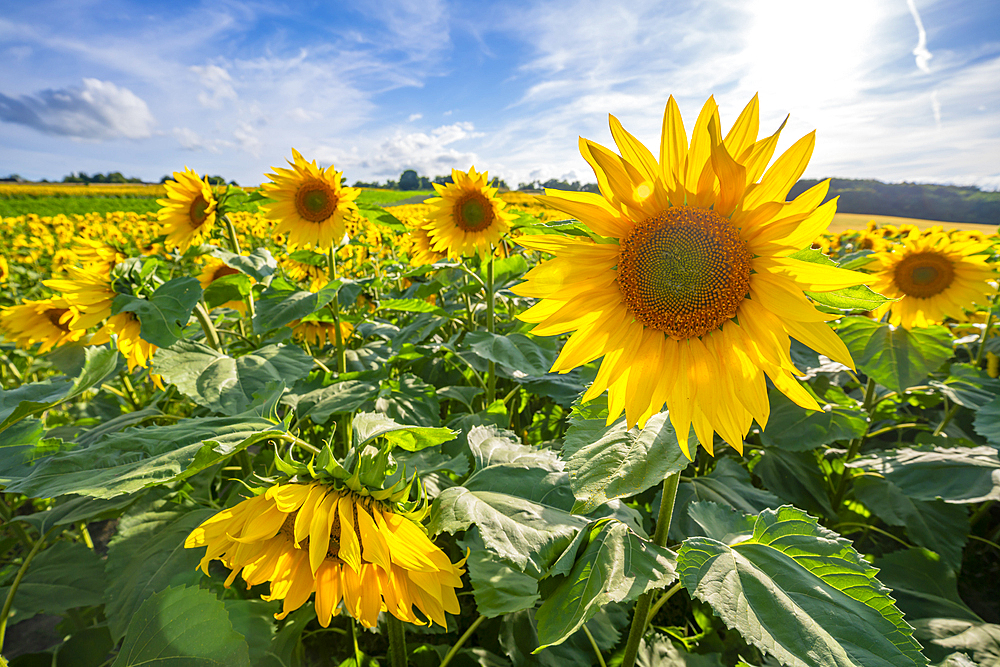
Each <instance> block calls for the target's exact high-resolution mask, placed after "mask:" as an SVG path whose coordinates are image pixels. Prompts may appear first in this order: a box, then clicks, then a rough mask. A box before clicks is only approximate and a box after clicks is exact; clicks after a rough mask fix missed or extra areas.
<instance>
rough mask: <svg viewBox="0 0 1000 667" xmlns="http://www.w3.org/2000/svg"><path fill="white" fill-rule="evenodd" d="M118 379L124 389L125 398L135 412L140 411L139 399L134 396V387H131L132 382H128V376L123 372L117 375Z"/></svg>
mask: <svg viewBox="0 0 1000 667" xmlns="http://www.w3.org/2000/svg"><path fill="white" fill-rule="evenodd" d="M118 377H120V378H121V380H122V386H123V387H125V396H127V397H128V401H129V403H131V404H132V407H133V408H135V409H136V410H141V409H142V405H141V404H140V403H139V397H138V396H136V393H135V387H133V386H132V381H131V380H129V378H128V374H127V373H126V372H125V371H121V372H120V373H118Z"/></svg>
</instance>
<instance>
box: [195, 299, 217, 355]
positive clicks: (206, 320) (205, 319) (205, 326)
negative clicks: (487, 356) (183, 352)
mask: <svg viewBox="0 0 1000 667" xmlns="http://www.w3.org/2000/svg"><path fill="white" fill-rule="evenodd" d="M194 316H195V317H197V318H198V324H200V325H201V330H202V331H203V332H205V340H207V341H208V346H209V347H210V348H212V349H213V350H215V351H216V352H222V342H221V341H220V340H219V332H218V331H216V330H215V325H214V324H212V318H211V317H209V316H208V311H207V310H205V306H203V305H202V303H201V302H200V301H199V302H198V303H196V304H194Z"/></svg>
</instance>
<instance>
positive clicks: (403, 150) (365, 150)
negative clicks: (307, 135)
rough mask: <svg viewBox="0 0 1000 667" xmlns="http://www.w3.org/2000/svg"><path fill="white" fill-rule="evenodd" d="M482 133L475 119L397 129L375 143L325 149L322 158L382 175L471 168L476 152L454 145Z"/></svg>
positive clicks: (343, 165)
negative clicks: (419, 129)
mask: <svg viewBox="0 0 1000 667" xmlns="http://www.w3.org/2000/svg"><path fill="white" fill-rule="evenodd" d="M480 137H482V134H481V133H478V132H476V131H475V127H474V126H473V125H472V123H464V122H463V123H453V124H451V125H442V126H441V127H437V128H434V129H433V130H431V131H430V132H402V131H397V132H396V133H395V134H393V135H392V136H390V137H389V138H387V139H385V140H383V141H381V142H380V143H378V144H377V145H374V146H354V147H352V149H350V150H348V151H339V152H338V151H334V150H331V149H325V150H321V151H320V158H321V159H323V160H325V161H326V162H327V163H330V162H333V163H334V164H336V165H337V167H338V168H341V167H349V168H351V169H352V170H360V171H363V172H365V173H369V174H372V175H374V176H378V177H386V176H393V177H394V176H398V175H399V174H400V173H401V172H402V170H404V169H416V170H417V171H418V172H419V173H421V174H428V175H432V176H433V175H438V174H448V173H451V170H452V169H453V168H457V169H463V170H467V169H468V168H469V165H471V164H475V163H477V162H478V160H479V156H478V155H476V153H474V152H472V151H468V150H460V149H458V148H456V147H454V146H453V144H459V143H462V142H467V141H469V140H471V139H476V138H480Z"/></svg>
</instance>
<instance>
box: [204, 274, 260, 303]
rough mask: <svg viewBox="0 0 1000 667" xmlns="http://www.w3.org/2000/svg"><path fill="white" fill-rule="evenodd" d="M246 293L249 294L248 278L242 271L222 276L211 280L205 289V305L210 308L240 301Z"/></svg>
mask: <svg viewBox="0 0 1000 667" xmlns="http://www.w3.org/2000/svg"><path fill="white" fill-rule="evenodd" d="M248 294H250V278H248V277H247V276H245V275H243V274H242V273H234V274H230V275H228V276H222V277H221V278H216V279H215V280H213V281H212V283H211V284H210V285H209V286H208V287H207V288H206V289H205V292H204V298H205V305H206V306H208V309H209V310H211V309H212V308H218V307H219V306H221V305H222V304H224V303H229V302H230V301H237V302H241V301H243V299H244V298H245V297H246V296H247V295H248Z"/></svg>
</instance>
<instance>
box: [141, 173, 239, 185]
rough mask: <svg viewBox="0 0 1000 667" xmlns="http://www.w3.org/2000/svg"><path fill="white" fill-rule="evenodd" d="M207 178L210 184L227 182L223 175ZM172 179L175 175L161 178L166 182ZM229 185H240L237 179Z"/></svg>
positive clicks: (161, 180) (162, 181) (161, 181)
mask: <svg viewBox="0 0 1000 667" xmlns="http://www.w3.org/2000/svg"><path fill="white" fill-rule="evenodd" d="M205 178H207V179H208V184H209V185H225V184H226V179H224V178H223V177H222V176H206V177H205ZM172 180H174V177H173V176H172V175H171V176H164V177H163V178H161V179H160V183H166V182H167V181H172ZM229 185H237V186H238V185H239V183H237V182H236V181H229Z"/></svg>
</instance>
